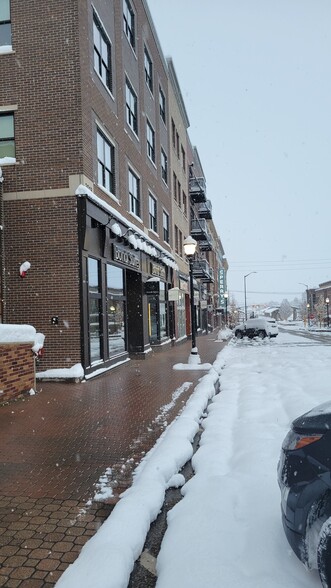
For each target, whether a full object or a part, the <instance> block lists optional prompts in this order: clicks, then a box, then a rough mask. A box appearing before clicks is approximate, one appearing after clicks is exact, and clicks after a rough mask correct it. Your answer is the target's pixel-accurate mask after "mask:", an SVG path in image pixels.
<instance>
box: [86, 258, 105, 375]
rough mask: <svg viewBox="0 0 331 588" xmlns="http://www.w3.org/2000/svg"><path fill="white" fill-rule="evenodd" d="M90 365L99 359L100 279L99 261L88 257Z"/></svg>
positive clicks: (100, 331) (100, 332)
mask: <svg viewBox="0 0 331 588" xmlns="http://www.w3.org/2000/svg"><path fill="white" fill-rule="evenodd" d="M88 293H89V346H90V365H92V364H93V363H95V362H97V361H100V359H101V339H102V337H101V335H102V329H101V279H100V262H99V261H97V260H96V259H93V258H92V257H89V258H88Z"/></svg>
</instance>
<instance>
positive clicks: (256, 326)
mask: <svg viewBox="0 0 331 588" xmlns="http://www.w3.org/2000/svg"><path fill="white" fill-rule="evenodd" d="M234 334H235V336H236V337H238V339H242V338H243V337H249V338H250V339H253V337H261V338H262V339H264V337H277V335H278V326H277V323H276V321H275V319H273V318H270V317H264V318H254V319H248V320H247V321H245V322H244V323H242V324H241V325H237V326H236V327H235V329H234Z"/></svg>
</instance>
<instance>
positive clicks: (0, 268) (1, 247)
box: [0, 167, 6, 323]
mask: <svg viewBox="0 0 331 588" xmlns="http://www.w3.org/2000/svg"><path fill="white" fill-rule="evenodd" d="M4 219H5V210H4V201H3V175H2V169H1V167H0V305H1V306H0V322H1V323H3V322H4V321H5V308H6V303H5V231H4V222H5V220H4Z"/></svg>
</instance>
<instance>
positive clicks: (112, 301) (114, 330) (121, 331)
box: [107, 263, 126, 356]
mask: <svg viewBox="0 0 331 588" xmlns="http://www.w3.org/2000/svg"><path fill="white" fill-rule="evenodd" d="M107 321H108V353H109V356H112V355H116V354H117V353H120V352H121V351H125V349H126V341H125V297H124V280H123V270H122V269H121V268H119V267H116V266H114V265H111V264H110V263H108V264H107Z"/></svg>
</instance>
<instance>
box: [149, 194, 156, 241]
mask: <svg viewBox="0 0 331 588" xmlns="http://www.w3.org/2000/svg"><path fill="white" fill-rule="evenodd" d="M148 210H149V228H150V230H151V231H153V232H154V233H157V200H156V198H155V196H153V194H152V193H151V192H149V193H148Z"/></svg>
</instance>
